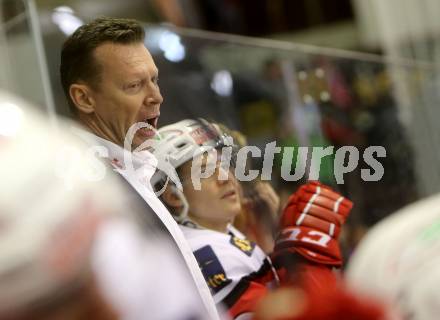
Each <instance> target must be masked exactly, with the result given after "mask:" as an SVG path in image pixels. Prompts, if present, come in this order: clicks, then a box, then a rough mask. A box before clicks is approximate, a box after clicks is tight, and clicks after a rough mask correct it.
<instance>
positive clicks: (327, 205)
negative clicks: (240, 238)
mask: <svg viewBox="0 0 440 320" xmlns="http://www.w3.org/2000/svg"><path fill="white" fill-rule="evenodd" d="M352 207H353V203H352V202H351V201H350V200H348V199H346V198H344V197H343V196H341V195H340V194H339V193H337V192H335V191H333V190H332V189H331V188H330V187H328V186H325V185H323V184H321V183H319V182H316V181H311V182H308V183H307V184H305V185H303V186H301V187H300V188H299V189H298V190H297V191H296V192H295V193H294V194H293V195H292V196H290V198H289V201H288V203H287V206H286V208H285V209H284V210H283V214H282V217H281V222H280V229H281V233H280V235H279V237H278V239H277V241H276V245H275V250H274V254H277V253H279V252H281V251H285V250H288V251H290V252H297V253H299V254H301V255H302V256H303V257H304V258H306V259H307V260H310V261H313V262H317V263H323V264H326V265H330V266H336V267H339V266H341V265H342V257H341V252H340V248H339V244H338V241H337V240H338V237H339V234H340V232H341V227H342V225H343V223H344V222H345V220H346V218H347V216H348V214H349V213H350V210H351V208H352Z"/></svg>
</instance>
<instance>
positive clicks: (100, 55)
mask: <svg viewBox="0 0 440 320" xmlns="http://www.w3.org/2000/svg"><path fill="white" fill-rule="evenodd" d="M94 57H95V59H97V61H98V62H99V63H101V64H111V65H112V66H113V67H115V66H117V65H121V66H129V67H141V68H142V67H145V66H146V65H148V67H149V69H151V70H149V71H150V72H151V71H152V72H156V73H157V71H158V70H157V67H156V65H155V64H154V61H153V58H152V56H151V54H150V52H149V51H148V49H147V48H146V47H145V46H144V45H143V43H133V44H119V43H112V42H106V43H103V44H102V45H100V46H98V47H97V48H96V49H95V51H94ZM133 72H141V70H138V71H136V70H134V71H133Z"/></svg>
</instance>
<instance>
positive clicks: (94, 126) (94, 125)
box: [79, 115, 124, 147]
mask: <svg viewBox="0 0 440 320" xmlns="http://www.w3.org/2000/svg"><path fill="white" fill-rule="evenodd" d="M79 120H80V123H81V124H82V125H83V126H84V127H85V128H86V129H87V130H88V131H90V132H91V133H93V134H94V135H97V136H98V137H100V138H102V139H105V140H107V141H110V142H113V143H114V144H116V145H118V146H120V147H124V142H123V141H120V139H118V138H117V136H116V135H115V134H114V133H113V132H112V130H110V129H109V128H107V127H105V126H102V125H99V124H98V122H97V121H96V120H95V119H93V118H92V117H90V116H82V115H79Z"/></svg>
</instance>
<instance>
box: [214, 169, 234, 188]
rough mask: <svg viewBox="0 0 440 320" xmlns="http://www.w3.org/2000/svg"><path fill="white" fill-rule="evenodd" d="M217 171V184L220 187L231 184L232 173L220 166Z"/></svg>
mask: <svg viewBox="0 0 440 320" xmlns="http://www.w3.org/2000/svg"><path fill="white" fill-rule="evenodd" d="M216 171H217V172H216V175H217V183H218V184H219V185H223V184H228V183H230V182H231V172H230V171H229V170H227V169H226V168H223V167H221V166H218V167H217V170H216Z"/></svg>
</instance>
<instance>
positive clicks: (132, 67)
mask: <svg viewBox="0 0 440 320" xmlns="http://www.w3.org/2000/svg"><path fill="white" fill-rule="evenodd" d="M94 57H95V59H96V62H97V63H98V64H99V65H100V66H101V69H102V74H101V79H100V83H99V84H98V88H97V90H92V91H93V99H94V100H95V110H94V111H95V115H96V121H97V125H98V126H99V127H100V130H104V131H106V134H107V135H108V136H109V137H110V138H111V140H113V142H115V143H117V144H119V145H123V143H124V139H125V135H126V133H127V131H128V129H129V128H130V126H131V125H133V124H134V123H137V122H148V124H150V125H152V126H153V127H155V128H156V126H157V120H158V118H159V114H160V113H159V110H160V105H161V103H162V101H163V98H162V95H161V94H160V90H159V86H158V70H157V67H156V65H155V64H154V61H153V58H152V57H151V55H150V53H149V52H148V50H147V49H146V48H145V46H144V45H143V44H142V43H136V44H128V45H123V44H115V43H110V42H109V43H104V44H103V45H101V46H99V47H98V48H96V50H95V52H94ZM153 135H154V131H153V130H148V129H140V130H138V131H137V132H136V134H135V136H134V138H133V147H137V146H139V145H140V144H141V143H142V142H143V141H145V140H146V139H148V138H151V137H152V136H153Z"/></svg>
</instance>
